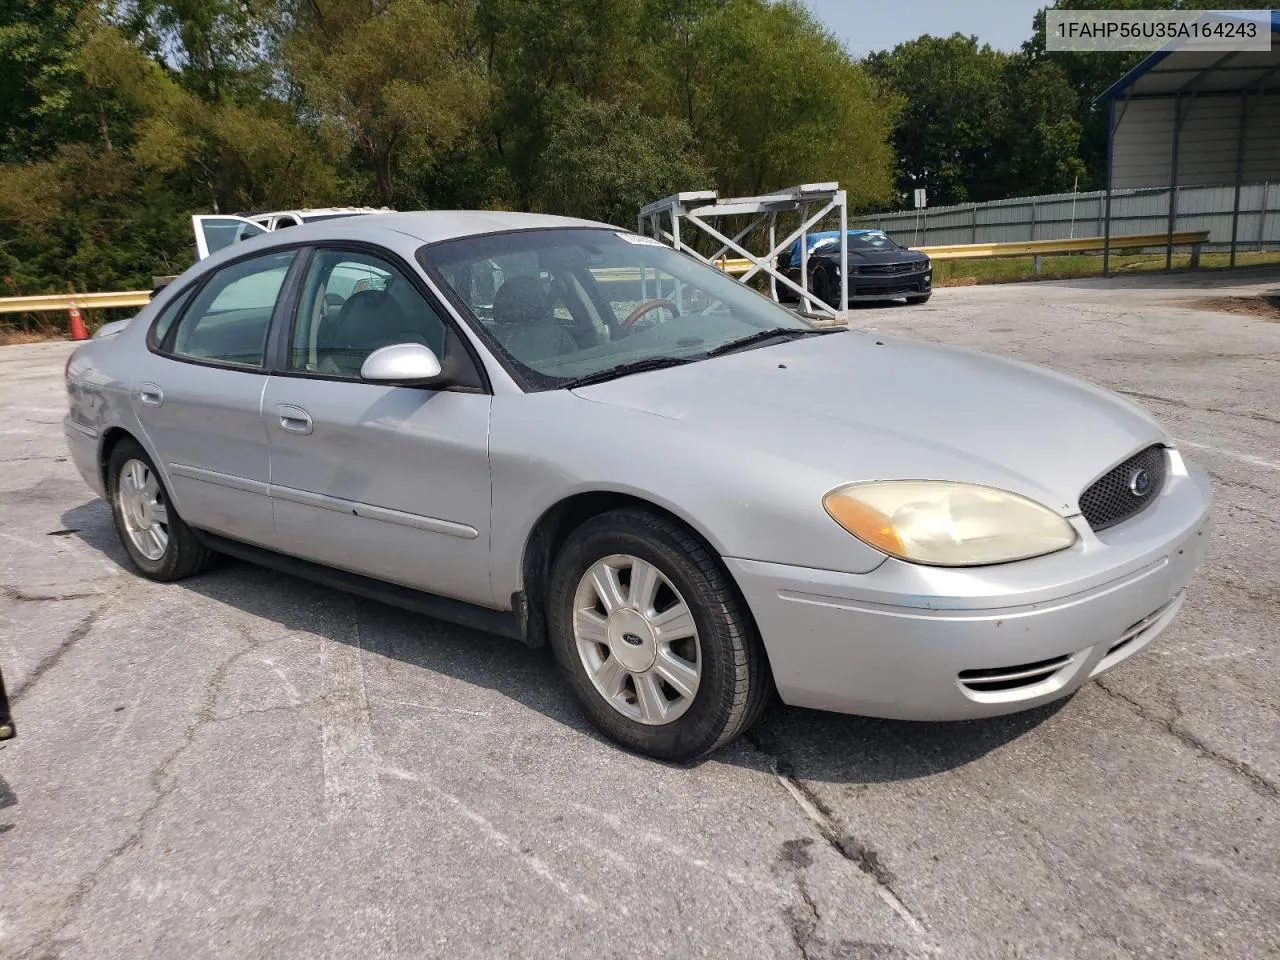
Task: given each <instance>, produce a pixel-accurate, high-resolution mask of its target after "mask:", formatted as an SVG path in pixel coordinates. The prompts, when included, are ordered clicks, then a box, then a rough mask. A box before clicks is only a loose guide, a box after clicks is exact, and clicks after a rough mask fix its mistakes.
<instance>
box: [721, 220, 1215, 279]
mask: <svg viewBox="0 0 1280 960" xmlns="http://www.w3.org/2000/svg"><path fill="white" fill-rule="evenodd" d="M1208 240H1209V231H1208V230H1182V231H1179V232H1176V233H1174V235H1173V245H1174V246H1175V247H1185V246H1189V245H1190V246H1194V245H1196V244H1201V243H1207V242H1208ZM1168 242H1169V234H1168V233H1167V232H1166V233H1134V234H1128V235H1126V236H1122V237H1112V238H1111V242H1110V247H1111V249H1112V250H1113V251H1115V250H1125V249H1129V248H1131V247H1163V246H1165V245H1166V244H1167V243H1168ZM1105 245H1107V240H1106V238H1105V237H1072V238H1070V239H1067V240H1020V241H1014V242H1011V243H956V244H951V245H949V246H935V247H912V249H913V250H919V251H920V252H921V253H924V254H927V255H928V256H929V258H930V259H931V260H982V259H988V258H991V257H1043V256H1051V255H1053V254H1060V253H1088V252H1089V251H1091V250H1101V249H1102V248H1103V247H1104V246H1105ZM716 266H717V267H719V268H720V269H721V270H723V271H724V272H725V273H730V274H741V273H746V272H747V271H748V270H750V269H751V261H750V260H745V259H731V258H728V257H722V258H721V259H719V260H717V261H716Z"/></svg>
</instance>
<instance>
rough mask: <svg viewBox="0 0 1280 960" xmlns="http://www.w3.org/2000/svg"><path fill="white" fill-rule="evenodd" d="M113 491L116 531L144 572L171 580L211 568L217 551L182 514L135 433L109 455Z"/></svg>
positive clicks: (152, 577) (109, 485)
mask: <svg viewBox="0 0 1280 960" xmlns="http://www.w3.org/2000/svg"><path fill="white" fill-rule="evenodd" d="M107 496H108V499H109V500H110V501H111V513H112V516H113V518H114V519H115V524H116V533H117V534H119V536H120V542H121V543H122V544H124V548H125V550H126V551H127V552H128V554H129V559H130V560H132V561H133V565H134V566H135V567H136V568H137V569H138V572H139V573H141V574H142V575H143V576H144V577H147V578H148V579H150V580H159V581H161V582H168V581H171V580H181V579H183V578H184V577H189V576H191V575H192V574H196V573H200V572H202V571H204V570H207V569H208V568H209V567H210V566H211V565H212V564H213V562H214V561H215V559H216V554H214V553H213V552H212V551H211V550H209V549H208V548H207V547H205V546H204V544H202V543H201V542H200V541H199V540H198V539H197V538H196V535H195V533H194V532H193V531H192V529H191V528H190V527H188V526H187V525H186V523H184V522H183V519H182V517H180V516H179V515H178V511H177V509H176V508H175V507H174V505H173V502H172V500H171V499H170V497H169V491H168V490H167V489H166V488H165V486H164V482H163V481H162V480H161V479H160V474H159V472H158V471H157V470H156V466H155V463H154V462H153V461H152V460H151V457H150V456H148V455H147V452H146V451H145V450H143V449H142V447H141V446H140V445H139V444H138V443H137V441H135V440H132V439H125V440H121V441H120V442H119V443H117V444H116V445H115V447H114V448H113V449H112V451H111V456H110V457H109V458H108V460H107Z"/></svg>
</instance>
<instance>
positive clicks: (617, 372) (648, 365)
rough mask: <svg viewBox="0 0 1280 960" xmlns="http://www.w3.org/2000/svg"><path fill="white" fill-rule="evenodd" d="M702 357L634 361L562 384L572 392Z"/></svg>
mask: <svg viewBox="0 0 1280 960" xmlns="http://www.w3.org/2000/svg"><path fill="white" fill-rule="evenodd" d="M701 359H702V355H699V356H696V357H646V358H645V359H643V360H632V361H630V362H629V363H619V364H618V365H616V366H613V367H606V368H605V369H603V370H597V371H596V372H595V373H588V374H587V375H586V376H583V377H578V378H577V379H576V380H570V381H568V382H566V383H562V384H560V386H561V387H563V388H565V389H568V390H572V389H573V388H574V387H585V386H587V385H589V384H592V383H604V382H605V381H606V380H616V379H617V378H618V377H625V376H627V375H628V374H631V373H643V372H644V371H646V370H662V369H663V368H665V367H679V366H682V365H684V364H686V363H693V361H695V360H701Z"/></svg>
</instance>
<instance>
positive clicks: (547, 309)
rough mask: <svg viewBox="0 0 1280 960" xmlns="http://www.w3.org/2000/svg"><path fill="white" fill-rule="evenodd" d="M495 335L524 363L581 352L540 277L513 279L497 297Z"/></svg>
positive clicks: (499, 290) (494, 302)
mask: <svg viewBox="0 0 1280 960" xmlns="http://www.w3.org/2000/svg"><path fill="white" fill-rule="evenodd" d="M493 319H494V333H495V335H496V336H497V338H498V341H499V342H500V343H501V344H502V345H503V346H504V347H506V348H507V350H508V351H509V352H510V353H511V355H512V356H513V357H515V358H516V359H517V360H519V361H521V362H522V363H536V362H537V361H539V360H547V359H549V358H551V357H558V356H562V355H564V354H566V353H573V352H575V351H576V350H578V343H577V341H576V340H574V338H573V337H572V336H571V335H570V334H569V331H568V330H566V329H565V328H564V325H563V324H561V323H560V321H558V320H557V319H556V318H555V314H554V313H553V311H552V307H551V301H550V300H549V299H548V298H547V295H546V294H545V293H544V292H543V290H542V283H541V281H539V280H538V278H537V277H512V278H511V279H510V280H508V281H507V282H506V283H504V284H503V285H502V286H501V287H499V288H498V292H497V294H496V295H495V296H494V298H493Z"/></svg>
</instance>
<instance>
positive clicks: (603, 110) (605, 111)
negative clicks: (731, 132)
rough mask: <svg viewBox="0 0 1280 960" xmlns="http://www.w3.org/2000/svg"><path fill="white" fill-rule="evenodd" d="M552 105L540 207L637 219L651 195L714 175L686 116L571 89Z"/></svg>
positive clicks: (619, 220)
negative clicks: (591, 97) (592, 97)
mask: <svg viewBox="0 0 1280 960" xmlns="http://www.w3.org/2000/svg"><path fill="white" fill-rule="evenodd" d="M548 113H549V115H550V125H549V131H548V137H547V146H546V149H545V150H544V151H543V157H542V167H543V169H544V171H545V173H544V175H543V176H542V177H541V178H540V179H539V181H538V183H537V185H536V188H535V193H534V198H533V207H534V209H537V210H542V211H546V212H548V213H558V214H564V215H567V216H575V217H591V218H595V219H599V220H606V221H608V222H610V223H616V224H619V225H620V226H627V227H632V226H634V224H635V218H636V213H637V211H639V209H640V208H641V207H642V206H644V205H645V204H646V203H648V202H649V201H651V200H655V199H657V198H659V197H664V196H669V195H670V194H672V193H675V192H677V191H679V190H688V189H690V188H691V187H694V186H698V185H701V184H704V183H706V182H707V172H706V169H705V168H704V167H703V165H702V163H701V160H700V158H699V157H698V155H697V153H696V151H695V150H694V149H693V134H692V132H691V131H690V130H689V127H688V124H686V123H685V122H684V120H682V119H680V118H679V117H655V116H648V115H645V114H644V113H642V112H641V110H640V107H639V105H638V104H637V103H635V102H634V101H623V102H621V103H617V102H609V101H604V100H586V99H583V98H581V97H579V96H578V95H577V94H574V93H571V92H569V91H567V90H565V91H562V92H561V93H560V94H559V95H558V96H557V97H556V98H554V100H553V102H552V103H551V104H550V105H549V109H548Z"/></svg>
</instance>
